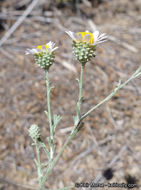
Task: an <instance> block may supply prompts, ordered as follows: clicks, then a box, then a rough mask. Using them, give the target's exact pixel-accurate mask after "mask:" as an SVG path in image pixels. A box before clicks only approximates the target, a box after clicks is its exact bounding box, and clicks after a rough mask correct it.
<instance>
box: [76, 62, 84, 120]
mask: <svg viewBox="0 0 141 190" xmlns="http://www.w3.org/2000/svg"><path fill="white" fill-rule="evenodd" d="M83 70H84V65H83V64H81V73H80V80H79V98H78V103H77V116H78V118H79V119H80V114H81V104H82V87H83Z"/></svg>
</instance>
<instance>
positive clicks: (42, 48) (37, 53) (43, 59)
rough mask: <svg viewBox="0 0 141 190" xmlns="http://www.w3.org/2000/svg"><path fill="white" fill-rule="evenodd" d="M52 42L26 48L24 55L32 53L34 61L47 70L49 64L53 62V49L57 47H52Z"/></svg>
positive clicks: (53, 44)
mask: <svg viewBox="0 0 141 190" xmlns="http://www.w3.org/2000/svg"><path fill="white" fill-rule="evenodd" d="M54 46H55V43H54V42H51V41H50V42H49V43H47V44H45V45H39V46H37V48H36V49H27V50H26V55H28V54H33V56H34V58H35V61H36V63H37V64H38V66H40V67H41V68H42V69H44V70H49V68H50V66H51V65H52V64H53V62H54V58H55V55H54V51H55V50H56V49H57V48H58V47H54Z"/></svg>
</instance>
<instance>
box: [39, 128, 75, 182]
mask: <svg viewBox="0 0 141 190" xmlns="http://www.w3.org/2000/svg"><path fill="white" fill-rule="evenodd" d="M75 134H76V131H73V133H71V134H70V135H69V136H68V138H67V139H66V141H65V143H64V145H63V147H62V148H61V150H60V151H59V152H58V154H57V156H56V157H55V159H54V160H53V161H52V163H51V164H50V166H49V169H48V171H47V173H46V175H45V176H44V178H43V180H42V184H44V183H45V181H46V180H47V178H48V176H49V174H50V172H51V171H52V169H53V167H54V166H55V164H56V162H57V161H58V160H59V158H60V156H61V155H62V153H63V151H64V149H65V148H66V146H67V144H68V143H69V142H70V140H71V139H72V138H73V137H74V135H75Z"/></svg>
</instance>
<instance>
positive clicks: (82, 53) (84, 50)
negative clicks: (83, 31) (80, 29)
mask: <svg viewBox="0 0 141 190" xmlns="http://www.w3.org/2000/svg"><path fill="white" fill-rule="evenodd" d="M95 50H96V46H94V45H91V44H89V43H88V42H75V41H74V42H73V53H74V54H75V56H76V59H77V60H78V61H79V62H80V63H82V64H86V63H87V62H88V61H89V60H90V59H91V58H92V57H95Z"/></svg>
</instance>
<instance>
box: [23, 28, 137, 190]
mask: <svg viewBox="0 0 141 190" xmlns="http://www.w3.org/2000/svg"><path fill="white" fill-rule="evenodd" d="M66 33H67V34H68V35H69V36H70V37H71V39H72V44H73V53H74V55H75V57H76V59H77V60H78V62H79V63H80V64H81V72H80V79H78V82H79V95H78V101H77V103H76V115H75V116H74V125H73V126H74V127H73V129H72V131H71V132H70V134H69V135H68V137H67V139H66V141H65V143H64V144H63V146H62V148H61V150H60V151H59V152H58V154H57V155H56V156H55V146H54V135H55V130H56V126H57V125H58V123H59V121H60V120H61V116H59V115H56V114H55V115H53V114H52V111H51V101H50V93H51V90H52V88H53V87H50V82H49V68H50V67H51V65H52V64H53V63H54V60H55V50H56V49H57V48H58V47H55V43H54V42H51V41H50V42H49V43H47V44H45V45H40V46H37V48H36V49H27V51H26V54H33V56H34V59H35V62H36V63H37V64H38V65H39V66H40V67H41V68H42V69H43V70H44V71H45V72H46V86H47V110H46V111H45V114H46V116H47V117H48V121H49V128H50V136H49V137H48V138H47V139H48V145H49V149H48V148H47V146H46V144H45V143H44V141H43V140H42V138H41V136H40V129H39V127H38V126H37V125H35V124H33V125H31V127H30V128H29V135H30V137H31V138H32V140H33V144H32V145H33V146H35V149H36V155H37V156H36V159H34V161H35V164H36V167H37V174H38V180H39V190H45V182H46V180H47V178H48V176H49V174H50V173H51V171H52V169H53V168H54V166H55V164H56V162H57V161H58V159H59V158H60V156H61V155H62V153H63V151H64V149H65V148H66V146H67V144H68V143H69V142H70V141H71V139H72V138H73V137H74V136H75V135H76V134H77V133H78V132H79V130H80V129H81V127H82V121H83V120H84V118H86V117H87V116H88V115H89V114H90V113H92V112H93V111H94V110H95V109H97V108H98V107H99V106H100V105H102V104H104V103H105V102H106V101H108V100H110V99H111V98H112V97H113V96H114V95H115V94H116V93H117V91H118V90H119V89H121V88H122V87H124V86H125V85H126V84H127V83H128V82H130V81H131V80H132V79H135V78H136V77H138V76H139V75H140V74H141V67H139V68H138V69H137V70H136V71H135V72H134V73H133V75H132V76H131V77H130V78H129V79H128V80H127V81H125V82H124V83H121V81H120V80H119V83H118V85H117V86H116V87H115V89H114V90H113V91H112V92H111V93H110V94H109V95H108V96H107V97H106V98H105V99H104V100H102V101H101V102H99V103H98V104H97V105H95V106H92V108H90V109H89V110H88V111H87V112H86V113H84V114H82V112H81V105H82V88H83V73H84V68H85V66H86V63H87V62H88V61H90V60H91V59H92V58H93V57H95V52H96V47H97V45H98V44H100V43H103V42H105V41H107V39H108V37H107V35H106V34H99V31H95V32H93V33H90V32H88V31H86V32H78V33H74V32H71V31H66ZM41 150H43V151H44V152H45V154H46V156H47V161H46V163H45V164H44V165H43V163H42V161H41ZM71 188H73V186H69V187H65V188H63V189H64V190H66V189H71ZM63 189H62V190H63Z"/></svg>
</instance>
